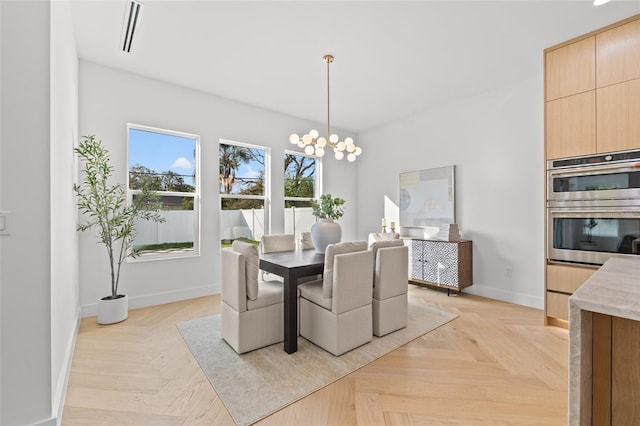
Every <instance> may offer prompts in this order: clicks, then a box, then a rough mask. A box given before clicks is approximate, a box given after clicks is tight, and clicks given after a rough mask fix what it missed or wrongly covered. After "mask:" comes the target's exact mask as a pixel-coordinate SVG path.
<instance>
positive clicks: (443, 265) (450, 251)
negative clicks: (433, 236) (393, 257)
mask: <svg viewBox="0 0 640 426" xmlns="http://www.w3.org/2000/svg"><path fill="white" fill-rule="evenodd" d="M404 244H405V245H406V246H407V247H408V248H409V265H408V266H409V281H410V282H411V283H413V284H418V285H430V286H437V287H443V288H446V289H447V291H450V290H454V291H456V292H460V291H462V289H464V288H466V287H469V286H470V285H472V284H473V256H472V245H471V241H469V240H462V241H441V240H428V239H415V238H412V239H404Z"/></svg>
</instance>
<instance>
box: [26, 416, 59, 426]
mask: <svg viewBox="0 0 640 426" xmlns="http://www.w3.org/2000/svg"><path fill="white" fill-rule="evenodd" d="M61 417H62V416H60V417H58V418H56V417H49V418H48V419H45V420H41V421H39V422H37V423H33V424H32V426H57V425H59V424H60V422H61V421H62V418H61Z"/></svg>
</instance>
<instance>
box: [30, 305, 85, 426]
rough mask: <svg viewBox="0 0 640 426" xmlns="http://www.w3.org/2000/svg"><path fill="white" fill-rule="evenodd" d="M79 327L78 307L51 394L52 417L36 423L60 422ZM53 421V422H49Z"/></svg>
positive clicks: (56, 425)
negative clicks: (53, 391) (56, 383)
mask: <svg viewBox="0 0 640 426" xmlns="http://www.w3.org/2000/svg"><path fill="white" fill-rule="evenodd" d="M79 329H80V308H79V307H78V310H77V311H76V318H75V327H74V330H73V333H72V334H71V338H70V339H69V341H68V342H67V349H66V351H65V355H64V365H63V367H62V369H61V370H60V377H59V378H58V388H57V389H56V391H55V394H54V395H53V404H52V409H53V410H54V412H53V417H52V418H51V419H48V420H47V421H45V422H40V423H38V425H42V426H45V425H47V426H48V425H52V426H54V425H55V426H59V425H60V424H61V423H62V411H63V409H64V400H65V397H66V396H67V386H68V385H69V376H70V375H71V364H72V362H73V351H74V349H75V347H76V340H77V338H78V330H79ZM51 421H53V423H49V422H51Z"/></svg>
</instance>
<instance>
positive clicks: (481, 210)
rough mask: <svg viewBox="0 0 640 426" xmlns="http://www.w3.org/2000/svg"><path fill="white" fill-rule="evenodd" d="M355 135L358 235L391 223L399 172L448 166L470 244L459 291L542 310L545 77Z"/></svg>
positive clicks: (461, 219)
mask: <svg viewBox="0 0 640 426" xmlns="http://www.w3.org/2000/svg"><path fill="white" fill-rule="evenodd" d="M540 70H542V64H540ZM359 137H360V141H361V142H362V144H363V145H364V150H365V152H366V153H367V155H366V156H365V155H363V156H362V158H361V160H362V161H361V162H360V163H359V167H358V180H359V183H360V186H359V188H360V189H362V190H360V191H358V210H359V211H360V212H372V213H373V214H369V213H367V214H364V213H363V214H361V215H360V216H359V221H358V225H359V227H358V233H359V235H360V236H365V235H367V233H368V232H371V230H372V229H376V230H377V229H379V227H380V218H381V217H383V216H386V217H387V218H390V219H391V220H395V221H397V219H398V218H397V208H395V206H396V205H397V200H398V174H399V173H400V172H405V171H414V170H422V169H429V168H435V167H442V166H448V165H452V164H454V165H455V166H456V176H455V179H456V188H455V190H456V221H457V222H458V224H459V226H460V229H461V231H462V233H463V237H464V238H465V239H470V240H473V286H472V287H470V288H469V289H468V290H465V291H468V292H469V293H474V294H479V295H483V296H487V297H491V298H495V299H500V300H505V301H510V302H514V303H518V304H523V305H527V306H532V307H536V308H542V307H543V290H544V280H543V277H544V275H543V271H544V270H543V261H544V260H543V229H544V226H543V220H544V218H543V216H544V215H543V201H544V194H543V185H542V182H543V141H544V135H543V85H542V72H541V73H540V75H538V76H537V77H536V78H533V79H530V80H527V81H523V82H520V83H518V84H515V85H512V86H508V87H504V88H502V89H500V90H497V91H494V92H490V93H486V94H483V95H481V96H477V97H473V98H469V99H465V100H463V101H460V102H456V103H454V104H450V105H446V106H443V107H442V108H439V109H435V110H430V111H425V112H423V113H421V114H419V115H416V116H414V117H410V118H407V119H405V120H402V121H399V122H397V123H394V124H392V125H389V126H385V127H382V128H379V129H375V130H372V131H369V132H367V133H364V134H361V135H359ZM365 182H366V183H365ZM365 188H366V190H364V189H365ZM385 202H386V205H387V207H386V212H385ZM394 215H396V216H394ZM507 269H510V270H511V276H506V275H507V274H506V273H505V272H506V270H507Z"/></svg>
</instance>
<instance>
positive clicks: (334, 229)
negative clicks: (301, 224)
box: [311, 194, 345, 253]
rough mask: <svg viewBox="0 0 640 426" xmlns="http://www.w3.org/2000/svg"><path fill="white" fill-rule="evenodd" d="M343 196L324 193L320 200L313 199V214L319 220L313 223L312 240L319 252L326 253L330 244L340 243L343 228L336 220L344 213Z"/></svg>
mask: <svg viewBox="0 0 640 426" xmlns="http://www.w3.org/2000/svg"><path fill="white" fill-rule="evenodd" d="M344 203H345V201H344V199H342V198H333V197H332V196H331V194H322V195H321V196H320V200H319V201H316V200H312V201H311V209H312V212H313V215H314V216H315V217H316V218H318V221H317V222H316V223H314V224H313V225H311V241H312V242H313V246H314V247H315V249H316V252H317V253H324V252H325V250H326V248H327V246H328V245H329V244H334V243H339V242H340V239H341V238H342V228H341V227H340V224H339V223H336V222H334V220H337V219H340V218H341V217H342V215H343V214H344V210H343V209H342V206H343V205H344Z"/></svg>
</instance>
